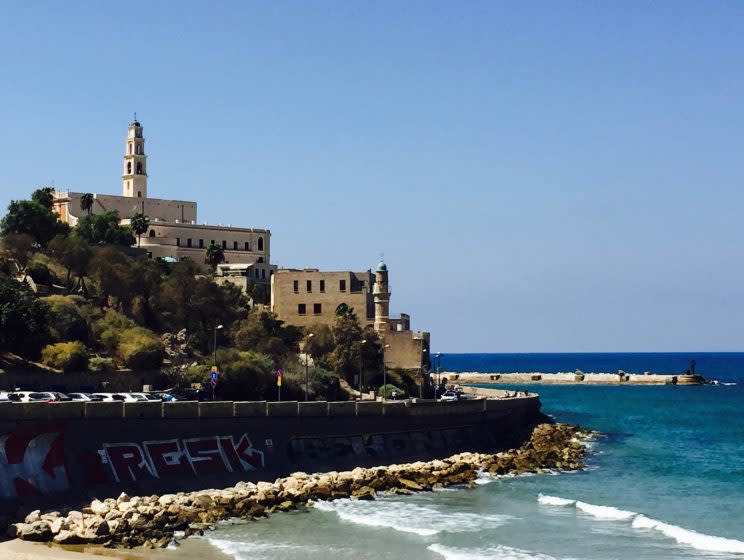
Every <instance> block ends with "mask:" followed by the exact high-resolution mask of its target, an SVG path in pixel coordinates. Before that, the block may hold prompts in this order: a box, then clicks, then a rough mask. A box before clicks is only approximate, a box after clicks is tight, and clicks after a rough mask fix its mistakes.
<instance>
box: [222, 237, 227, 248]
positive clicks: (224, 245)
mask: <svg viewBox="0 0 744 560" xmlns="http://www.w3.org/2000/svg"><path fill="white" fill-rule="evenodd" d="M222 248H223V249H227V241H225V240H224V239H223V240H222Z"/></svg>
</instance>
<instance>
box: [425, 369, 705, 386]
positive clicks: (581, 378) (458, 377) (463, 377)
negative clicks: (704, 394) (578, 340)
mask: <svg viewBox="0 0 744 560" xmlns="http://www.w3.org/2000/svg"><path fill="white" fill-rule="evenodd" d="M431 375H432V376H434V375H436V376H441V377H443V378H446V379H447V381H448V382H449V383H454V384H469V383H487V384H494V385H495V384H520V385H551V384H553V385H705V384H707V383H708V381H707V380H706V379H705V378H703V377H702V376H700V375H688V374H658V373H648V374H646V373H626V372H623V371H621V372H616V373H606V372H605V373H603V372H591V373H584V372H582V371H574V372H557V373H544V372H529V373H522V372H512V373H483V372H477V371H464V372H455V371H442V372H439V373H437V374H434V373H432V374H431Z"/></svg>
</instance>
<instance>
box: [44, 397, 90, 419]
mask: <svg viewBox="0 0 744 560" xmlns="http://www.w3.org/2000/svg"><path fill="white" fill-rule="evenodd" d="M83 417H85V402H83V401H65V402H59V403H54V406H50V407H49V411H48V412H47V418H49V419H50V420H55V419H60V420H63V419H68V418H83Z"/></svg>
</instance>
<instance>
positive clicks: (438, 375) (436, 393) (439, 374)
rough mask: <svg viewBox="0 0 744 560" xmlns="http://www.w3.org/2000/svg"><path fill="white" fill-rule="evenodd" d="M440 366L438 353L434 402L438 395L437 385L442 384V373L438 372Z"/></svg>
mask: <svg viewBox="0 0 744 560" xmlns="http://www.w3.org/2000/svg"><path fill="white" fill-rule="evenodd" d="M441 365H442V354H441V353H440V352H437V386H436V388H435V389H434V399H435V400H436V398H437V395H438V394H439V385H440V384H441V382H442V372H441V371H440V369H441Z"/></svg>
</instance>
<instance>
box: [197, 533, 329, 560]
mask: <svg viewBox="0 0 744 560" xmlns="http://www.w3.org/2000/svg"><path fill="white" fill-rule="evenodd" d="M207 542H209V544H211V545H212V546H214V547H215V548H216V549H218V550H219V551H220V552H222V553H224V554H226V555H228V556H232V557H233V558H235V560H264V559H266V560H270V559H272V558H274V557H275V556H276V551H277V550H279V549H282V550H285V551H286V550H296V551H297V554H298V555H300V554H301V553H303V552H305V553H306V552H308V547H307V546H306V545H302V546H301V545H293V544H285V543H278V542H277V543H273V542H271V543H269V542H255V541H254V542H244V541H231V540H227V539H215V538H207ZM311 548H317V547H311Z"/></svg>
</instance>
